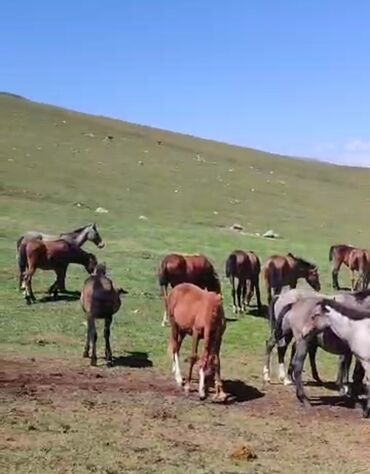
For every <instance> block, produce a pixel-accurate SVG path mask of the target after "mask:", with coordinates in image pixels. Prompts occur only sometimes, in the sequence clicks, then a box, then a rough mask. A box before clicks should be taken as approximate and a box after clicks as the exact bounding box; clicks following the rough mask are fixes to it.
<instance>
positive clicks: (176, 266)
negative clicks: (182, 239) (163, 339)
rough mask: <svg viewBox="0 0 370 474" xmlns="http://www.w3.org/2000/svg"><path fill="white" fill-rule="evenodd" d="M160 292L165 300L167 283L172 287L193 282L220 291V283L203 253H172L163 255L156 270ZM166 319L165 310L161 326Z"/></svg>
mask: <svg viewBox="0 0 370 474" xmlns="http://www.w3.org/2000/svg"><path fill="white" fill-rule="evenodd" d="M158 279H159V285H160V287H161V293H162V296H163V298H164V300H166V298H167V295H168V285H170V286H171V287H172V288H174V287H175V286H176V285H179V284H180V283H193V284H194V285H197V286H199V287H200V288H205V289H207V290H208V291H214V292H215V293H221V284H220V280H219V278H218V275H217V273H216V270H215V268H214V266H213V265H212V263H211V262H210V261H209V260H208V258H207V257H206V256H204V255H180V254H176V253H172V254H169V255H167V256H166V257H164V259H163V260H162V262H161V264H160V266H159V271H158ZM166 321H168V317H167V311H166V310H165V312H164V315H163V320H162V326H165V324H166Z"/></svg>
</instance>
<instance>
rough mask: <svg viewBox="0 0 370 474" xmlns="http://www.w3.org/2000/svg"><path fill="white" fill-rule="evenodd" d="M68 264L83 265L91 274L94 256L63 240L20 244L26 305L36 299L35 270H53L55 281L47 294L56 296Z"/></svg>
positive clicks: (94, 260)
mask: <svg viewBox="0 0 370 474" xmlns="http://www.w3.org/2000/svg"><path fill="white" fill-rule="evenodd" d="M70 263H77V264H79V265H83V266H84V267H85V269H86V271H87V272H88V273H91V272H92V271H93V270H94V268H95V266H96V265H97V260H96V257H95V255H93V254H92V253H88V252H85V251H84V250H82V249H81V248H80V247H78V246H77V245H74V244H70V243H68V242H66V241H65V240H61V239H60V240H53V241H43V240H38V239H35V240H30V241H25V242H22V244H21V245H20V247H19V264H20V270H21V272H22V275H24V277H23V282H22V287H23V288H24V296H25V298H26V301H27V303H28V304H30V303H31V302H32V301H35V300H36V298H35V296H34V294H33V291H32V277H33V275H34V274H35V272H36V270H37V269H38V268H40V269H41V270H54V272H55V273H56V276H57V279H56V281H55V282H54V283H53V284H52V285H51V287H50V288H49V290H48V293H49V294H54V297H56V295H57V294H58V289H59V288H60V284H61V282H62V281H64V279H65V274H66V270H67V267H68V265H69V264H70Z"/></svg>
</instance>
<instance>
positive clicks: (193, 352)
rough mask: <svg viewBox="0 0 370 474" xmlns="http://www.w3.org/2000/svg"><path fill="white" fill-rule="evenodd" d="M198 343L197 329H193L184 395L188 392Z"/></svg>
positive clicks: (196, 356)
mask: <svg viewBox="0 0 370 474" xmlns="http://www.w3.org/2000/svg"><path fill="white" fill-rule="evenodd" d="M198 344H199V334H198V332H197V331H193V342H192V349H191V356H190V361H189V372H188V378H187V379H186V382H185V386H184V390H185V393H186V395H189V392H190V384H191V376H192V373H193V367H194V364H195V362H196V361H197V358H198Z"/></svg>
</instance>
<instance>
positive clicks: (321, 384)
mask: <svg viewBox="0 0 370 474" xmlns="http://www.w3.org/2000/svg"><path fill="white" fill-rule="evenodd" d="M313 379H314V381H315V382H316V383H317V385H318V386H319V387H322V386H323V385H324V382H323V381H322V380H321V379H320V377H314V378H313Z"/></svg>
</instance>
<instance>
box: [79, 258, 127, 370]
mask: <svg viewBox="0 0 370 474" xmlns="http://www.w3.org/2000/svg"><path fill="white" fill-rule="evenodd" d="M124 294H127V291H126V290H123V289H122V288H119V289H115V288H114V286H113V283H112V281H111V280H110V279H109V278H108V277H107V276H106V268H105V265H102V264H98V265H97V266H96V267H95V270H94V272H93V273H92V275H91V276H89V277H88V278H87V279H86V280H85V283H84V286H83V289H82V293H81V305H82V309H83V310H84V312H85V313H86V315H87V335H86V345H85V349H84V352H83V357H89V351H90V343H91V344H92V352H91V365H96V363H97V356H96V341H97V338H98V336H97V333H96V327H95V320H96V319H104V339H105V360H106V362H107V365H108V366H111V365H112V363H113V357H112V349H111V346H110V340H109V339H110V326H111V324H112V317H113V315H114V314H115V313H117V311H118V310H119V309H120V307H121V299H120V295H124Z"/></svg>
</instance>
